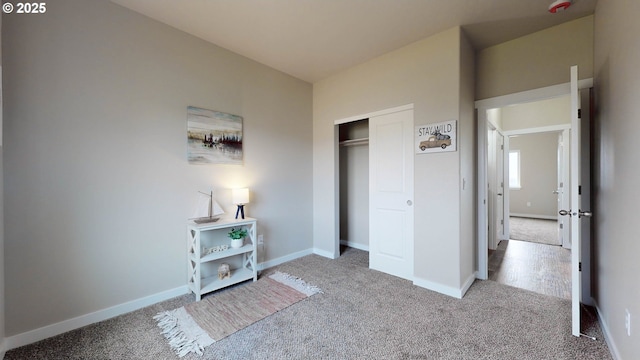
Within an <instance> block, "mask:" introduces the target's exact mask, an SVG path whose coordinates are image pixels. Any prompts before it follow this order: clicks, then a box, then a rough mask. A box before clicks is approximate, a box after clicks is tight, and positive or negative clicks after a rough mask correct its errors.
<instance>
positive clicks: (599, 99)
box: [592, 1, 640, 359]
mask: <svg viewBox="0 0 640 360" xmlns="http://www.w3.org/2000/svg"><path fill="white" fill-rule="evenodd" d="M638 14H640V2H638V1H599V2H598V4H597V7H596V13H595V60H594V69H595V71H594V72H595V97H596V107H595V108H596V112H595V126H594V131H593V132H594V137H595V142H594V146H593V150H594V153H595V154H594V155H595V159H594V160H595V161H594V174H595V176H594V182H595V184H594V186H595V189H594V195H595V199H594V201H595V218H594V219H593V223H594V224H595V240H596V241H595V244H594V249H593V250H594V260H595V264H594V265H593V267H592V269H593V271H594V279H595V283H594V290H595V294H594V295H595V300H596V303H597V306H598V309H599V310H600V314H601V315H602V319H603V320H604V323H605V326H606V330H607V331H608V333H609V336H610V339H612V343H613V345H614V346H613V348H614V349H615V352H616V353H617V355H618V358H619V359H635V358H637V357H638V354H640V285H639V282H638V274H639V273H640V261H638V254H640V241H638V234H639V233H640V232H639V230H638V215H637V214H638V211H637V210H638V204H640V191H638V184H640V166H639V165H638V164H639V160H638V154H640V141H639V140H638V135H639V134H640V121H639V119H640V108H639V107H638V99H640V76H638V64H640V46H638V34H640V22H638ZM625 309H628V310H629V312H630V313H631V336H628V335H627V333H626V330H625V326H624V320H625Z"/></svg>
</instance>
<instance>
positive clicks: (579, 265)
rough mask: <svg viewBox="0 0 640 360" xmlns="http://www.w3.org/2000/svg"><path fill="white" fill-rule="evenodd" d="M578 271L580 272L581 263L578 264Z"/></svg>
mask: <svg viewBox="0 0 640 360" xmlns="http://www.w3.org/2000/svg"><path fill="white" fill-rule="evenodd" d="M578 271H582V261H581V262H579V263H578Z"/></svg>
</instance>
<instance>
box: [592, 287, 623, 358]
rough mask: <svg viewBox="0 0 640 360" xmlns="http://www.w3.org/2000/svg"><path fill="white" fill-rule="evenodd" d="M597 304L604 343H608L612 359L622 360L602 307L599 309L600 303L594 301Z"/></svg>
mask: <svg viewBox="0 0 640 360" xmlns="http://www.w3.org/2000/svg"><path fill="white" fill-rule="evenodd" d="M593 303H594V304H595V308H596V313H598V322H600V328H601V329H602V334H603V335H604V341H605V342H606V343H607V346H608V347H609V352H610V353H611V357H613V360H620V359H622V358H621V357H620V353H619V352H618V348H617V347H616V343H615V342H614V341H613V338H612V337H611V332H610V331H609V325H608V324H607V322H606V321H604V316H602V312H601V311H600V307H598V303H597V302H596V301H595V299H594V300H593Z"/></svg>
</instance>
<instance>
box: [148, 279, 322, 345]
mask: <svg viewBox="0 0 640 360" xmlns="http://www.w3.org/2000/svg"><path fill="white" fill-rule="evenodd" d="M319 292H322V291H321V290H320V289H319V288H317V287H315V286H313V285H309V284H307V283H306V282H305V281H304V280H302V279H300V278H297V277H295V276H292V275H289V274H286V273H281V272H275V273H274V274H272V275H270V276H268V277H263V278H261V279H259V280H258V281H255V282H252V283H250V284H247V285H243V286H238V287H236V288H233V289H231V290H228V291H223V292H221V293H219V294H215V295H213V296H208V297H205V298H204V299H202V300H201V301H199V302H194V303H191V304H188V305H185V306H183V307H181V308H178V309H175V310H171V311H165V312H161V313H159V314H158V315H156V316H154V319H155V320H156V321H157V322H158V326H159V327H160V328H161V329H162V333H163V334H164V336H165V337H166V338H167V339H168V340H169V345H170V346H171V348H172V349H173V350H174V351H175V352H176V354H177V355H178V356H180V357H183V356H185V355H187V354H188V353H190V352H194V353H197V354H200V355H202V351H203V349H204V348H205V347H207V346H209V345H211V344H213V343H214V342H216V341H219V340H221V339H223V338H225V337H227V336H229V335H231V334H233V333H234V332H236V331H238V330H241V329H244V328H245V327H247V326H249V325H251V324H253V323H254V322H256V321H259V320H261V319H264V318H266V317H267V316H269V315H271V314H274V313H276V312H278V311H280V310H282V309H284V308H286V307H288V306H291V305H293V304H295V303H297V302H298V301H300V300H303V299H306V298H307V297H309V296H311V295H314V294H317V293H319Z"/></svg>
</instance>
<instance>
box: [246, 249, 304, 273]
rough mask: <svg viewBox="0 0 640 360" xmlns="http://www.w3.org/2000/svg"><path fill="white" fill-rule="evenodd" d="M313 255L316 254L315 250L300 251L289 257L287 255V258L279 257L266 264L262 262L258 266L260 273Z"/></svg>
mask: <svg viewBox="0 0 640 360" xmlns="http://www.w3.org/2000/svg"><path fill="white" fill-rule="evenodd" d="M313 253H314V251H313V249H307V250H302V251H298V252H296V253H293V254H289V255H286V256H282V257H279V258H277V259H273V260H269V261H265V262H262V263H260V264H258V271H262V270H265V269H268V268H272V267H274V266H277V265H280V264H284V263H286V262H287V261H291V260H295V259H297V258H301V257H303V256H307V255H311V254H313Z"/></svg>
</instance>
